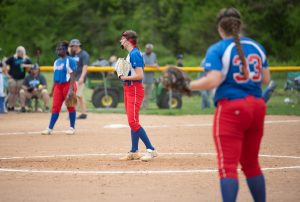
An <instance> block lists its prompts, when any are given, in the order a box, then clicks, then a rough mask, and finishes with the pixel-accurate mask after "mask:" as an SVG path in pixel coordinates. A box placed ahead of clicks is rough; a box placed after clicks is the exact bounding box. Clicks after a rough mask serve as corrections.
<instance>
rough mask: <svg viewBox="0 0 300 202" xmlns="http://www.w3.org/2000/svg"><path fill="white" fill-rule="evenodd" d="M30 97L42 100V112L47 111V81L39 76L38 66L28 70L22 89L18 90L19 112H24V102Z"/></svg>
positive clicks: (35, 65)
mask: <svg viewBox="0 0 300 202" xmlns="http://www.w3.org/2000/svg"><path fill="white" fill-rule="evenodd" d="M32 97H37V98H42V99H43V101H44V105H45V109H44V111H46V112H48V111H49V93H48V91H47V81H46V79H45V77H44V76H43V75H42V74H40V70H39V66H38V64H34V65H33V67H32V68H31V69H30V74H29V75H28V76H26V77H25V79H24V82H23V85H22V89H21V90H20V103H21V112H26V108H25V101H26V99H31V98H32Z"/></svg>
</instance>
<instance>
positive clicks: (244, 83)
mask: <svg viewBox="0 0 300 202" xmlns="http://www.w3.org/2000/svg"><path fill="white" fill-rule="evenodd" d="M240 41H241V46H242V49H243V52H244V55H245V59H246V63H247V64H246V66H247V69H248V72H249V78H246V77H244V75H243V73H242V62H241V60H240V58H239V56H238V52H237V47H236V45H235V43H234V40H233V38H227V39H223V40H221V41H219V42H217V43H215V44H213V45H212V46H210V47H209V49H208V50H207V52H206V56H205V61H204V66H203V67H204V70H205V71H206V72H207V71H211V70H214V71H220V72H221V73H222V75H223V77H222V83H221V84H220V85H219V86H218V87H217V89H216V91H215V96H214V102H215V103H217V102H218V100H220V99H224V98H226V99H229V100H234V99H239V98H244V97H246V96H247V95H253V96H255V97H261V96H262V92H261V80H262V70H263V68H268V61H267V58H266V53H265V49H264V48H263V47H262V46H261V45H260V44H259V43H257V42H256V41H254V40H252V39H250V38H247V37H240Z"/></svg>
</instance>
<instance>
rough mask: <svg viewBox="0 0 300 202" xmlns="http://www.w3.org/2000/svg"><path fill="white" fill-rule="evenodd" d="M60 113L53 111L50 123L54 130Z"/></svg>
mask: <svg viewBox="0 0 300 202" xmlns="http://www.w3.org/2000/svg"><path fill="white" fill-rule="evenodd" d="M58 116H59V113H52V114H51V118H50V123H49V128H50V129H51V130H52V129H53V127H54V125H55V123H56V121H57V119H58Z"/></svg>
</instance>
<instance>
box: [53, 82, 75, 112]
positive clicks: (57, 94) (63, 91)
mask: <svg viewBox="0 0 300 202" xmlns="http://www.w3.org/2000/svg"><path fill="white" fill-rule="evenodd" d="M69 87H70V83H69V82H67V83H55V84H54V89H53V104H52V113H59V112H60V109H61V106H62V104H63V102H64V101H65V99H66V96H67V94H68V91H69ZM76 90H77V87H76V84H75V83H74V86H73V91H74V93H76ZM67 109H68V111H69V112H74V111H76V109H75V107H67Z"/></svg>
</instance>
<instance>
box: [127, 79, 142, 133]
mask: <svg viewBox="0 0 300 202" xmlns="http://www.w3.org/2000/svg"><path fill="white" fill-rule="evenodd" d="M143 99H144V87H143V85H142V83H140V82H133V84H132V85H125V86H124V105H125V110H126V114H127V120H128V124H129V126H130V128H131V130H133V131H134V132H136V131H138V130H139V129H140V127H141V125H140V123H139V111H140V107H141V105H142V103H143Z"/></svg>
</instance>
